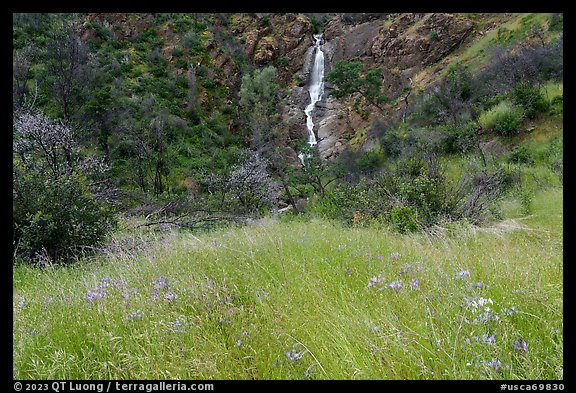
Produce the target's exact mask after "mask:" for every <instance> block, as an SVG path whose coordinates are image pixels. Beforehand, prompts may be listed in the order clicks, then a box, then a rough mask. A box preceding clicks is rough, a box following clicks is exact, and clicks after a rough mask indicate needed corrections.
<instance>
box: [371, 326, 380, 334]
mask: <svg viewBox="0 0 576 393" xmlns="http://www.w3.org/2000/svg"><path fill="white" fill-rule="evenodd" d="M369 330H370V333H374V332H375V331H377V330H380V326H370V329H369Z"/></svg>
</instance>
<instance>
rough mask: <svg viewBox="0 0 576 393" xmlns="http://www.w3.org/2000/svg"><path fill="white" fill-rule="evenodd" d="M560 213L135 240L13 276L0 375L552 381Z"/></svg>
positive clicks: (541, 205) (538, 201)
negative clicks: (8, 355)
mask: <svg viewBox="0 0 576 393" xmlns="http://www.w3.org/2000/svg"><path fill="white" fill-rule="evenodd" d="M562 202H563V199H562V190H561V189H557V188H556V189H549V190H547V191H539V192H538V193H537V194H536V197H535V198H534V199H533V201H532V210H531V215H529V216H524V215H522V214H521V210H520V209H517V206H516V205H514V203H515V202H511V204H510V205H509V206H507V207H506V208H505V210H506V211H507V212H508V213H507V214H508V216H507V220H505V221H503V222H501V223H499V224H497V225H495V226H493V227H490V228H477V227H471V226H460V227H453V228H443V229H442V230H440V229H439V230H438V231H436V232H435V233H433V234H432V233H429V234H427V235H424V234H412V235H399V234H396V233H392V232H389V231H387V230H386V229H382V228H345V227H342V226H340V225H339V224H337V223H334V222H329V221H320V220H313V221H308V222H305V221H300V220H293V221H287V222H286V221H284V220H278V219H273V218H270V219H265V220H261V221H254V222H253V223H252V224H250V225H248V226H244V227H238V228H231V229H228V230H222V231H219V232H213V233H207V234H202V235H198V236H196V235H193V234H191V233H188V232H181V233H179V232H177V231H174V230H169V231H164V232H160V231H156V232H155V231H150V232H147V233H140V234H138V235H136V234H132V235H129V236H132V239H131V241H130V242H127V241H126V239H116V242H117V246H116V247H112V248H114V251H113V252H112V251H111V252H109V253H107V254H105V255H101V256H99V257H97V258H95V259H93V260H89V261H85V262H84V263H80V264H78V265H77V266H74V267H54V268H48V269H44V270H36V269H33V268H30V267H26V266H17V267H15V268H14V295H13V310H14V319H13V335H14V353H13V356H14V362H13V375H14V378H18V379H28V378H32V379H43V378H50V379H76V378H78V379H87V378H100V379H128V378H130V379H160V378H168V379H176V378H183V379H307V378H310V379H487V378H493V379H559V378H562V376H563V365H562V362H563V354H562V350H563V310H562V297H563V286H562V279H563V269H562V251H563V245H562ZM126 236H128V235H126ZM126 244H131V246H130V247H127V246H126ZM136 245H137V246H136ZM112 248H111V249H112Z"/></svg>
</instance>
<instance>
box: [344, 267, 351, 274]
mask: <svg viewBox="0 0 576 393" xmlns="http://www.w3.org/2000/svg"><path fill="white" fill-rule="evenodd" d="M344 273H346V274H347V275H351V274H352V272H351V271H350V268H348V267H347V268H346V269H344Z"/></svg>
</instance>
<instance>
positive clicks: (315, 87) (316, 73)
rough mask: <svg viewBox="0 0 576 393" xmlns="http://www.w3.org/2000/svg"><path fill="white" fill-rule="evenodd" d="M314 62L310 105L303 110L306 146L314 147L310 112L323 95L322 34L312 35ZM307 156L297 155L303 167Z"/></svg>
mask: <svg viewBox="0 0 576 393" xmlns="http://www.w3.org/2000/svg"><path fill="white" fill-rule="evenodd" d="M314 52H315V54H314V62H313V63H312V71H311V73H310V84H309V85H308V93H309V94H310V104H308V106H307V107H306V109H304V113H305V114H306V128H307V129H308V144H309V145H310V146H314V145H316V144H317V143H318V142H317V141H316V135H314V122H313V121H312V112H313V111H314V107H315V106H316V103H317V102H318V101H320V100H321V99H322V95H323V94H324V52H322V34H314ZM307 156H308V155H305V154H304V153H300V154H298V158H300V161H301V162H302V165H304V158H305V157H307Z"/></svg>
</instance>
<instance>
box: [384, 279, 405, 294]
mask: <svg viewBox="0 0 576 393" xmlns="http://www.w3.org/2000/svg"><path fill="white" fill-rule="evenodd" d="M385 288H392V289H393V290H394V291H396V292H398V291H399V290H400V289H402V280H400V281H392V282H391V283H390V284H387V285H386V286H385Z"/></svg>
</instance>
